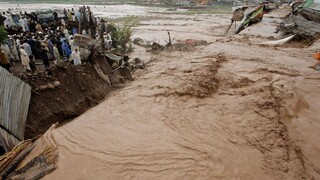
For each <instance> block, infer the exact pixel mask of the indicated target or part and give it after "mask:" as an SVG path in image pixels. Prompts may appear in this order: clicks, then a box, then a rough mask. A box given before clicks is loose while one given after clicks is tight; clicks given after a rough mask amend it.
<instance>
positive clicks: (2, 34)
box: [0, 26, 8, 44]
mask: <svg viewBox="0 0 320 180" xmlns="http://www.w3.org/2000/svg"><path fill="white" fill-rule="evenodd" d="M7 38H8V32H7V31H6V30H5V29H4V26H0V43H1V44H3V43H4V42H5V41H6V39H7Z"/></svg>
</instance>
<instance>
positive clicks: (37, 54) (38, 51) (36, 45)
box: [34, 38, 41, 59]
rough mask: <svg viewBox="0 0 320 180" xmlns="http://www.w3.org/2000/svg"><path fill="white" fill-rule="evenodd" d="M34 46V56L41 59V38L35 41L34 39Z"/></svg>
mask: <svg viewBox="0 0 320 180" xmlns="http://www.w3.org/2000/svg"><path fill="white" fill-rule="evenodd" d="M34 48H35V53H34V56H35V58H36V59H40V58H41V56H40V54H41V42H40V40H39V38H36V39H35V41H34Z"/></svg>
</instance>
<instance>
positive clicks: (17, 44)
mask: <svg viewBox="0 0 320 180" xmlns="http://www.w3.org/2000/svg"><path fill="white" fill-rule="evenodd" d="M1 14H2V15H1V16H2V19H5V20H4V21H3V25H4V27H5V28H6V30H7V31H8V32H9V34H10V35H8V37H7V38H6V39H5V41H4V42H3V43H2V44H1V48H0V49H1V52H0V58H1V60H0V63H1V66H2V67H4V68H6V69H7V70H8V71H10V67H12V66H14V65H16V64H19V63H20V62H21V64H22V66H23V70H22V71H23V72H25V71H36V65H35V63H36V62H41V61H42V64H43V65H44V68H49V67H50V66H51V65H52V64H60V63H63V62H70V63H73V64H74V65H80V64H81V58H80V49H79V47H77V46H76V45H75V44H74V36H76V35H77V34H81V35H84V36H88V37H91V38H96V39H101V40H102V42H103V43H104V44H105V47H106V48H107V49H110V47H111V46H112V38H111V35H110V34H109V31H107V27H108V24H107V22H105V21H104V20H103V19H101V20H100V19H99V18H96V17H94V15H93V13H92V12H91V10H90V7H85V6H83V7H80V8H79V10H77V11H76V12H75V11H74V9H63V16H62V17H61V18H59V15H58V13H57V12H53V14H52V16H53V21H51V22H50V21H44V20H43V19H40V18H38V17H37V16H34V15H33V14H32V13H27V12H24V14H22V13H21V12H20V15H19V17H21V18H20V20H19V23H14V20H13V19H12V17H13V16H11V14H13V12H12V11H11V10H10V9H9V10H8V11H7V12H3V13H1ZM14 27H15V29H16V31H15V33H10V32H12V31H11V30H12V29H13V28H14ZM52 62H53V63H52Z"/></svg>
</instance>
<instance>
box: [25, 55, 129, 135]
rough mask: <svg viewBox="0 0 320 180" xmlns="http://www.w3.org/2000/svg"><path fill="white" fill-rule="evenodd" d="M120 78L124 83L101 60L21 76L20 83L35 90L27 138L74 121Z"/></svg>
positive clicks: (29, 114) (99, 58)
mask: <svg viewBox="0 0 320 180" xmlns="http://www.w3.org/2000/svg"><path fill="white" fill-rule="evenodd" d="M121 78H122V79H125V78H124V77H123V76H121V74H119V75H118V76H116V75H115V74H111V68H110V66H109V65H108V63H107V61H106V60H105V59H104V58H103V57H99V56H98V57H97V59H96V63H95V64H94V65H93V64H84V65H82V66H73V65H64V66H56V67H52V68H51V69H50V70H49V71H48V72H45V71H44V72H41V73H38V74H35V75H32V74H30V75H29V76H25V75H22V77H21V79H22V80H24V81H26V82H27V83H29V84H30V85H31V86H32V88H33V91H32V96H31V100H30V106H29V112H28V117H27V122H26V131H25V138H26V139H27V138H33V137H35V136H37V135H40V134H43V133H44V132H45V131H46V130H47V129H48V128H49V127H50V126H51V125H52V124H54V123H56V122H63V121H66V120H69V119H72V118H74V117H76V116H78V115H80V114H82V113H84V112H85V111H86V110H87V109H89V108H91V107H93V106H95V105H97V104H98V103H99V102H101V101H102V100H103V99H104V97H105V96H106V95H107V94H108V93H109V92H110V91H111V90H112V89H113V87H112V84H113V83H119V82H120V80H121ZM55 81H59V82H60V84H61V85H60V86H59V87H56V88H55V89H53V90H52V89H47V90H44V91H41V90H40V91H39V87H41V86H43V85H46V84H47V83H51V84H53V82H55Z"/></svg>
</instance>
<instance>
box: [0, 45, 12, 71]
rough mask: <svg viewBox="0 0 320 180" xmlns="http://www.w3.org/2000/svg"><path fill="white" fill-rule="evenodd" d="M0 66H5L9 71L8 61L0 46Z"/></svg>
mask: <svg viewBox="0 0 320 180" xmlns="http://www.w3.org/2000/svg"><path fill="white" fill-rule="evenodd" d="M0 66H2V67H3V68H5V69H6V70H7V71H9V72H10V62H9V60H8V57H7V55H6V53H4V52H3V51H2V50H1V48H0Z"/></svg>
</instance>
